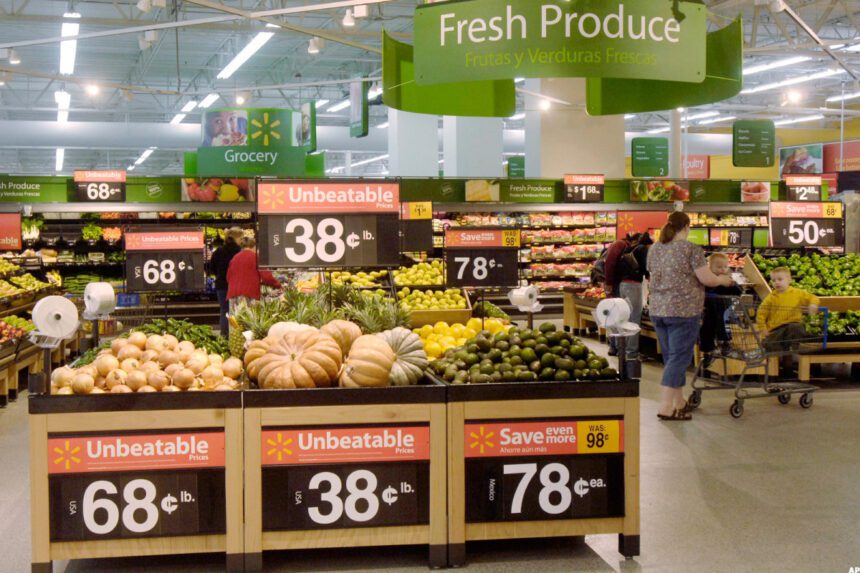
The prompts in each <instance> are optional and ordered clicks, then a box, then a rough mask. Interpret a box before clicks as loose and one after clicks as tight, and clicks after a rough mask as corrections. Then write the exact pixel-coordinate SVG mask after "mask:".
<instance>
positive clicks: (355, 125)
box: [349, 81, 370, 137]
mask: <svg viewBox="0 0 860 573" xmlns="http://www.w3.org/2000/svg"><path fill="white" fill-rule="evenodd" d="M369 89H370V84H369V83H368V82H365V81H357V82H352V83H351V84H349V103H350V106H349V135H350V137H365V136H366V135H367V132H368V128H369V123H370V112H369V108H368V102H367V92H368V90H369Z"/></svg>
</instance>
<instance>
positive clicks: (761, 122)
mask: <svg viewBox="0 0 860 573" xmlns="http://www.w3.org/2000/svg"><path fill="white" fill-rule="evenodd" d="M775 157H776V128H775V127H774V125H773V121H771V120H769V119H744V120H740V121H736V122H734V123H733V124H732V165H734V166H735V167H770V166H771V165H773V162H774V158H775Z"/></svg>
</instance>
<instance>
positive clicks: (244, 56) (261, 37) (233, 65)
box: [217, 32, 275, 80]
mask: <svg viewBox="0 0 860 573" xmlns="http://www.w3.org/2000/svg"><path fill="white" fill-rule="evenodd" d="M274 35H275V34H274V33H273V32H259V33H258V34H257V35H256V36H254V39H253V40H251V41H250V42H249V43H248V45H247V46H245V47H244V48H242V51H241V52H239V53H238V54H236V56H235V57H234V58H233V59H232V60H230V63H229V64H227V65H226V66H224V69H223V70H221V71H220V72H219V73H218V76H217V78H218V79H219V80H227V79H230V76H232V75H233V74H234V73H236V70H238V69H239V68H240V67H242V64H244V63H245V62H247V61H248V60H250V59H251V57H252V56H253V55H254V54H256V53H257V51H259V49H260V48H262V47H263V46H265V45H266V42H268V41H269V40H271V39H272V36H274Z"/></svg>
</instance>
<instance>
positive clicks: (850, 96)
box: [826, 92, 860, 102]
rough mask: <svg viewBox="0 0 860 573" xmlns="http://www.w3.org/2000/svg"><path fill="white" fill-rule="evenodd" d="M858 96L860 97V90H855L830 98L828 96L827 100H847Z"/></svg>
mask: <svg viewBox="0 0 860 573" xmlns="http://www.w3.org/2000/svg"><path fill="white" fill-rule="evenodd" d="M858 97H860V92H854V93H850V94H845V95H838V96H833V97H829V98H827V100H826V101H828V102H834V101H847V100H849V99H856V98H858Z"/></svg>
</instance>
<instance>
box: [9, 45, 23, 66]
mask: <svg viewBox="0 0 860 573" xmlns="http://www.w3.org/2000/svg"><path fill="white" fill-rule="evenodd" d="M9 63H10V64H12V65H13V66H17V65H18V64H20V63H21V56H19V55H18V52H16V51H15V50H12V49H10V50H9Z"/></svg>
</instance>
